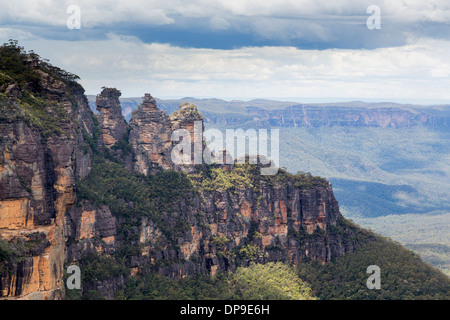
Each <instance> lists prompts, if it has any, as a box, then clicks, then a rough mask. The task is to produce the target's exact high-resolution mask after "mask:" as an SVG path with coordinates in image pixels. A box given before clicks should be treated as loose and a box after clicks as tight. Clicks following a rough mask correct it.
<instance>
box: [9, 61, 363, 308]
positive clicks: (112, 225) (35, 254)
mask: <svg viewBox="0 0 450 320" xmlns="http://www.w3.org/2000/svg"><path fill="white" fill-rule="evenodd" d="M24 63H25V62H24ZM26 63H28V62H26ZM27 68H28V69H27V70H28V72H29V73H30V74H31V75H32V76H30V81H31V82H26V83H24V82H19V80H17V81H16V82H15V81H14V79H13V78H11V77H10V78H11V79H9V80H8V81H7V82H6V83H3V82H2V83H0V89H1V96H0V98H1V101H0V108H1V112H0V137H1V139H0V150H1V156H0V236H1V239H0V240H1V241H2V243H0V245H2V246H4V244H5V243H7V246H8V249H7V250H6V251H5V252H6V259H5V258H4V257H3V255H4V253H3V252H0V253H2V255H0V257H2V260H0V297H7V298H21V299H58V298H62V297H63V296H64V283H63V275H64V267H65V265H67V264H72V263H84V261H85V260H86V259H87V260H89V259H91V260H89V261H97V260H95V259H98V257H103V258H104V259H106V260H107V261H109V262H110V260H108V259H113V260H114V259H116V260H114V261H113V264H112V265H110V266H109V267H111V268H115V267H114V265H115V264H118V263H119V262H120V263H122V264H123V265H122V266H123V268H121V269H120V270H119V271H118V272H116V273H114V274H112V275H110V276H107V277H100V278H95V279H91V280H92V281H90V282H86V283H85V287H84V288H83V290H85V291H88V290H91V289H92V290H97V291H99V292H100V293H101V294H102V295H103V296H105V297H108V298H112V297H113V296H114V293H115V291H116V290H118V289H120V288H121V287H123V285H124V283H125V282H126V280H127V279H129V278H130V277H133V276H138V275H139V274H141V273H146V272H149V271H152V272H156V273H159V274H161V275H164V276H167V277H172V278H181V277H184V276H187V275H191V274H195V273H198V272H201V273H207V274H210V275H214V274H216V273H218V272H222V271H227V270H234V268H236V266H238V265H245V264H248V263H250V262H251V261H256V262H263V263H264V262H267V261H280V260H281V261H289V262H291V263H294V264H297V263H300V262H301V261H303V260H305V259H316V260H319V261H321V262H323V263H326V262H327V261H329V260H330V259H331V258H333V257H338V256H341V255H344V254H345V253H347V252H351V251H352V250H353V249H354V247H355V245H356V243H355V241H354V240H352V237H353V235H354V233H355V230H354V229H352V227H350V226H349V225H345V223H344V224H343V222H342V221H343V219H342V216H341V215H340V213H339V208H338V204H337V202H336V200H335V198H334V195H333V191H332V188H331V186H330V185H329V184H328V183H327V182H326V181H324V180H323V179H319V178H314V177H310V176H299V175H296V176H293V175H289V174H288V173H286V172H281V173H279V174H278V175H277V176H275V177H265V176H261V175H260V174H259V168H258V167H257V166H255V165H249V164H245V165H227V166H223V167H218V166H205V165H199V166H195V165H193V164H192V161H193V158H191V159H190V160H191V163H188V164H186V165H183V164H176V163H173V161H172V159H171V153H172V149H173V147H174V143H172V139H171V137H172V132H173V131H174V130H177V129H184V130H186V131H185V132H187V133H188V134H189V136H190V138H191V149H192V150H193V149H194V146H195V144H201V148H202V150H203V148H204V145H203V142H202V139H201V135H200V138H199V136H198V132H196V129H197V130H198V127H196V125H197V126H198V125H199V124H200V126H199V128H200V134H201V132H202V130H203V116H202V115H201V114H200V113H199V112H198V110H197V108H196V107H195V106H194V105H191V104H182V105H181V106H180V107H179V109H178V110H177V111H175V112H174V113H172V114H171V115H170V116H169V115H167V114H166V113H164V112H163V111H161V110H160V109H159V108H158V107H157V105H156V102H155V100H154V99H153V98H152V96H151V95H149V94H146V95H145V97H144V100H143V103H142V105H141V106H140V107H139V109H138V110H137V111H136V112H135V113H134V114H133V116H132V119H131V120H130V128H128V125H127V124H126V122H125V121H124V119H123V116H122V114H121V112H120V110H121V107H120V103H119V96H120V92H119V91H118V90H116V89H111V88H105V89H104V90H103V91H102V92H101V94H100V95H99V96H98V97H97V109H98V111H99V114H98V116H97V119H95V117H93V114H92V112H91V111H90V109H89V106H88V103H87V100H86V98H85V96H84V95H83V90H82V88H81V87H80V86H79V85H78V84H77V83H76V82H75V81H74V80H73V75H70V74H67V73H65V72H63V71H61V70H59V69H55V68H52V67H50V66H49V65H47V64H45V63H43V62H40V61H39V60H33V61H31V63H30V64H29V65H27ZM55 70H56V71H55ZM2 77H3V76H2ZM5 77H6V76H5ZM8 77H9V76H8ZM6 78H7V77H6ZM2 79H3V78H2ZM17 79H19V78H17ZM2 81H3V80H2ZM94 120H96V121H94ZM128 130H129V131H128ZM128 132H129V133H128ZM94 153H95V157H94ZM99 159H100V160H99ZM95 161H102V162H101V163H95ZM94 167H95V168H96V169H95V170H94ZM122 168H123V169H126V170H128V171H121V170H122ZM169 170H173V171H169ZM93 171H95V172H94V173H95V175H94V176H92V175H93V173H92V172H93ZM96 183H97V184H96ZM79 187H80V189H79ZM89 187H92V188H91V189H89ZM86 190H88V191H89V192H86ZM142 190H146V192H147V193H145V194H142V192H143V191H142ZM1 248H2V247H0V249H1ZM2 250H3V249H2ZM92 257H94V258H92ZM95 257H97V258H95ZM117 257H121V258H120V259H119V258H117ZM92 259H93V260H92ZM101 265H104V264H101ZM84 266H85V265H84Z"/></svg>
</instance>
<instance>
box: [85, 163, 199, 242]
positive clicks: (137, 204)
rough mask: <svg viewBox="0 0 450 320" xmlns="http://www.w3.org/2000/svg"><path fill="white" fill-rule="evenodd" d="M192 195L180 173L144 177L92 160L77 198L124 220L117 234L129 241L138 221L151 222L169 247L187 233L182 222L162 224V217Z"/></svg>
mask: <svg viewBox="0 0 450 320" xmlns="http://www.w3.org/2000/svg"><path fill="white" fill-rule="evenodd" d="M190 192H192V185H191V181H190V180H189V179H188V178H187V177H186V175H185V174H183V173H178V172H175V171H161V172H159V173H157V174H154V175H149V176H145V175H142V174H138V173H135V172H129V171H127V170H126V169H125V168H124V167H123V166H121V165H120V164H117V163H114V162H110V161H107V160H104V159H101V158H99V157H94V163H93V166H92V170H91V173H90V175H89V177H88V178H87V179H85V180H83V181H80V182H78V198H79V199H80V200H82V199H86V200H93V201H94V202H96V203H98V204H106V205H108V206H109V207H110V208H111V212H112V214H113V215H115V216H117V217H122V218H125V219H126V222H125V223H124V224H123V225H122V229H121V230H119V233H120V234H121V236H123V237H125V239H128V240H133V239H131V238H130V237H132V229H133V226H136V225H138V224H139V222H140V219H141V218H142V217H147V218H149V219H151V220H152V221H153V222H154V223H155V224H156V225H157V227H158V228H159V230H161V232H162V233H163V234H164V235H165V236H166V238H167V239H168V240H169V241H170V242H171V243H173V244H175V243H176V239H177V238H178V237H179V236H181V235H183V233H184V232H185V231H186V230H187V229H188V227H187V225H186V222H185V221H183V219H174V221H173V223H169V222H167V221H163V214H164V213H167V212H171V211H177V208H176V203H177V201H179V200H180V199H182V198H185V197H186V195H188V194H189V193H190Z"/></svg>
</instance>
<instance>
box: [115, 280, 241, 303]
mask: <svg viewBox="0 0 450 320" xmlns="http://www.w3.org/2000/svg"><path fill="white" fill-rule="evenodd" d="M231 296H232V293H231V289H230V287H229V285H228V282H227V278H226V275H225V274H221V275H217V276H215V277H210V276H209V275H202V274H196V275H192V276H188V277H186V278H183V279H180V280H173V279H169V278H166V277H164V276H160V275H157V274H155V273H149V274H145V275H141V276H138V277H134V278H130V279H129V280H128V282H127V283H126V285H125V287H124V289H123V290H121V291H119V292H117V294H116V298H117V299H129V300H130V299H132V300H193V299H194V300H212V299H221V300H222V299H229V298H230V297H231Z"/></svg>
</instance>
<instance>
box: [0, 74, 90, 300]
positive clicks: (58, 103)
mask: <svg viewBox="0 0 450 320" xmlns="http://www.w3.org/2000/svg"><path fill="white" fill-rule="evenodd" d="M35 71H36V75H37V77H38V78H37V79H38V81H39V87H40V94H41V95H42V96H45V100H38V99H36V98H35V101H34V103H36V105H35V106H31V105H29V104H26V103H25V102H24V101H22V100H21V99H20V97H21V96H23V95H27V96H30V92H28V91H27V89H26V88H23V87H19V86H18V85H16V86H17V90H16V91H18V92H20V94H16V95H9V98H8V99H4V98H2V101H1V102H0V109H1V111H0V114H1V115H2V116H0V118H1V119H0V236H1V238H2V239H3V240H7V241H10V242H12V243H16V246H18V247H17V248H20V247H21V246H20V245H19V244H20V243H22V246H25V247H32V248H33V249H32V250H25V251H23V252H22V253H23V256H21V257H20V259H18V260H17V261H9V265H8V268H9V272H8V273H7V274H2V275H0V296H10V297H15V296H17V297H20V298H25V299H26V298H39V299H54V298H60V297H62V293H63V292H64V291H63V283H62V276H63V271H64V270H63V266H64V261H65V235H64V229H65V225H64V223H65V219H64V216H65V213H66V210H67V209H68V208H70V207H71V206H72V205H73V204H74V203H75V201H76V190H75V184H76V181H77V179H81V178H83V177H86V176H87V175H88V174H89V171H90V166H91V152H90V150H89V149H86V148H85V140H84V136H83V134H82V132H83V131H84V132H85V137H90V136H91V135H92V130H93V128H94V124H93V121H92V114H91V111H90V109H89V106H88V104H87V99H86V97H85V96H84V94H83V91H82V90H80V88H78V87H75V88H69V87H68V84H67V83H65V82H63V81H61V80H57V79H55V77H54V76H52V75H50V74H49V73H46V72H44V71H42V70H35ZM10 91H11V90H10ZM38 103H39V105H38ZM38 108H40V109H38ZM40 112H45V115H44V117H45V118H39V116H40ZM40 121H48V122H46V123H44V124H42V123H41V122H40ZM50 121H52V122H50ZM50 128H54V130H55V131H56V132H58V134H56V133H54V132H49V129H50Z"/></svg>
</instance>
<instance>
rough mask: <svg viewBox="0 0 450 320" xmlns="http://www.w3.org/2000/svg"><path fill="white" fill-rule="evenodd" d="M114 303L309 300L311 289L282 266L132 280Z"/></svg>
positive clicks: (253, 267) (150, 275)
mask: <svg viewBox="0 0 450 320" xmlns="http://www.w3.org/2000/svg"><path fill="white" fill-rule="evenodd" d="M116 298H117V299H137V300H142V299H164V300H189V299H195V300H199V299H201V300H211V299H221V300H229V299H232V300H311V299H314V298H313V297H312V295H311V288H309V286H308V285H307V284H306V283H305V282H304V281H302V280H300V279H299V277H298V276H297V275H296V274H295V271H294V269H293V268H292V267H290V266H288V265H286V264H284V263H281V262H270V263H266V264H264V265H263V264H253V265H251V266H249V267H240V268H238V269H237V270H236V272H234V273H227V274H218V275H216V276H214V277H210V276H208V275H201V274H197V275H193V276H189V277H186V278H184V279H180V280H171V279H168V278H166V277H163V276H159V275H156V274H154V273H150V274H147V275H145V276H142V277H138V278H131V279H130V280H129V281H128V282H127V284H126V285H125V287H124V289H123V290H120V291H119V292H117V294H116Z"/></svg>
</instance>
